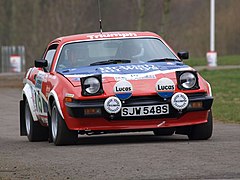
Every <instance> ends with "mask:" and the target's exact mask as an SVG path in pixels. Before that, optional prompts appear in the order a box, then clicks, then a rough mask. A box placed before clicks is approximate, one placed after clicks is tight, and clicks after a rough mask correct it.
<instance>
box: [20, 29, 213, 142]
mask: <svg viewBox="0 0 240 180" xmlns="http://www.w3.org/2000/svg"><path fill="white" fill-rule="evenodd" d="M188 56H189V54H188V52H178V53H177V54H176V53H175V52H174V51H173V50H172V49H171V48H170V47H169V46H168V45H167V43H166V42H165V41H164V40H163V39H162V38H161V37H160V36H159V35H157V34H155V33H151V32H102V33H101V32H99V33H88V34H80V35H71V36H65V37H60V38H57V39H55V40H53V41H52V42H50V43H49V45H48V46H47V48H46V51H45V52H44V55H43V57H42V59H40V60H36V61H35V67H33V68H30V69H29V70H28V71H27V73H26V75H25V78H24V83H25V85H24V88H23V91H22V100H21V101H20V133H21V135H23V136H24V135H25V136H27V137H28V140H29V141H43V140H49V141H50V142H54V144H55V145H65V144H74V143H76V142H77V140H78V137H79V135H83V134H87V135H92V134H103V133H115V132H135V131H153V133H154V134H155V135H172V134H174V133H175V134H184V135H187V136H188V138H189V139H191V140H192V139H193V140H206V139H209V138H210V137H211V136H212V126H213V121H212V112H211V106H212V103H213V97H212V92H211V87H210V85H209V83H208V82H207V81H206V80H204V79H203V78H202V77H201V76H200V75H199V73H198V72H197V71H196V70H194V69H193V68H191V67H189V66H188V65H185V64H184V63H183V62H182V60H183V59H188Z"/></svg>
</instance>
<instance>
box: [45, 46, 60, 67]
mask: <svg viewBox="0 0 240 180" xmlns="http://www.w3.org/2000/svg"><path fill="white" fill-rule="evenodd" d="M57 46H58V45H57V44H53V45H51V46H50V47H49V48H48V50H47V53H46V55H45V58H44V59H46V60H47V61H48V67H46V70H47V71H49V70H50V67H51V65H52V61H53V58H54V55H55V52H56V49H57Z"/></svg>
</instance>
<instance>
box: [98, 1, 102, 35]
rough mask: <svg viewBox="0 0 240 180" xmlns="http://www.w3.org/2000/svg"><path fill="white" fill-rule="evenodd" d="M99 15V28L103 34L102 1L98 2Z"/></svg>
mask: <svg viewBox="0 0 240 180" xmlns="http://www.w3.org/2000/svg"><path fill="white" fill-rule="evenodd" d="M98 15H99V26H100V32H101V33H102V32H103V29H102V16H101V6H100V0H98Z"/></svg>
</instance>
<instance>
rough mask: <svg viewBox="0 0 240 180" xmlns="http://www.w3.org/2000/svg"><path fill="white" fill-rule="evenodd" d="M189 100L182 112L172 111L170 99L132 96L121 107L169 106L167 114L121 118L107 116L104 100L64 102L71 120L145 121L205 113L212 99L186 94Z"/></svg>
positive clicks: (195, 94) (204, 94) (111, 115)
mask: <svg viewBox="0 0 240 180" xmlns="http://www.w3.org/2000/svg"><path fill="white" fill-rule="evenodd" d="M186 95H187V96H188V98H189V105H188V107H187V108H185V109H184V110H182V111H178V110H176V109H174V108H173V107H172V105H171V99H166V100H164V99H163V98H161V97H160V96H145V97H137V96H133V97H131V98H130V99H127V100H125V101H122V105H123V107H131V106H148V105H161V104H168V105H169V114H167V115H154V116H138V117H121V113H120V112H119V113H117V114H109V113H107V112H106V111H105V109H104V101H105V99H97V100H84V101H80V100H74V101H73V102H66V103H65V105H66V108H67V112H68V114H69V115H70V116H71V117H73V118H99V117H101V118H104V119H105V120H107V121H114V120H116V121H117V120H146V119H166V118H170V119H173V118H174V119H179V118H180V117H182V116H184V115H185V114H186V113H188V112H195V111H207V110H209V109H210V108H211V106H212V103H213V97H211V96H207V95H206V93H194V94H186ZM193 102H201V103H202V106H201V107H197V108H196V107H192V106H191V104H192V103H193ZM86 108H99V109H100V110H101V113H99V114H98V115H93V116H89V115H85V113H84V109H86Z"/></svg>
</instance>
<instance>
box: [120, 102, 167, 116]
mask: <svg viewBox="0 0 240 180" xmlns="http://www.w3.org/2000/svg"><path fill="white" fill-rule="evenodd" d="M161 114H169V106H168V104H162V105H153V106H135V107H122V109H121V115H122V116H123V117H125V116H149V115H161Z"/></svg>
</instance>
